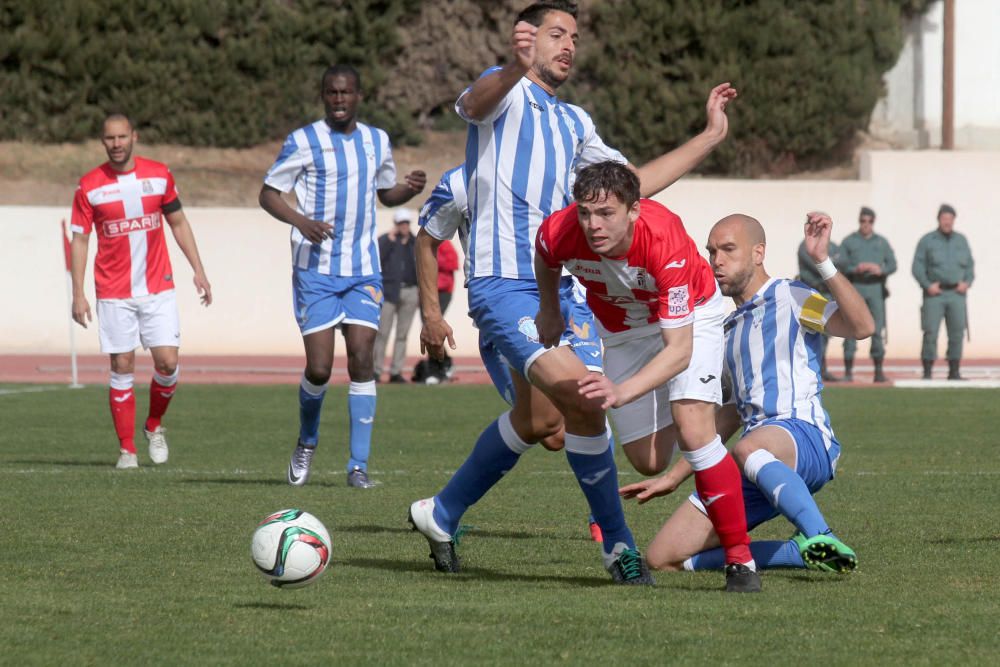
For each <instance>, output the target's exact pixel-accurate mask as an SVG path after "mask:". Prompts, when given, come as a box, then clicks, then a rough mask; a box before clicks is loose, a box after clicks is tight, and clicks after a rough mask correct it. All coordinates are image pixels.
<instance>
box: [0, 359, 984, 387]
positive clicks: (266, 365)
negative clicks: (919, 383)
mask: <svg viewBox="0 0 1000 667" xmlns="http://www.w3.org/2000/svg"><path fill="white" fill-rule="evenodd" d="M303 359H304V358H303V357H301V356H273V355H272V356H266V355H260V356H256V355H254V356H227V355H193V354H192V355H185V354H184V353H183V352H182V353H181V362H180V366H181V378H182V379H181V381H182V382H184V383H194V384H290V385H295V384H298V382H299V378H300V377H301V376H302V366H303ZM416 362H417V358H416V357H410V358H408V359H407V361H406V365H405V366H404V369H405V370H404V373H403V375H404V377H407V378H409V377H410V376H411V375H412V373H413V366H414V365H415V364H416ZM135 364H136V376H137V378H136V379H137V380H138V381H139V382H140V383H142V382H144V380H143V378H144V377H148V376H150V375H152V368H153V367H152V364H151V362H150V358H149V355H148V354H146V353H144V352H142V351H137V352H136V362H135ZM77 370H78V374H79V381H80V383H82V384H106V383H107V382H108V358H107V356H105V355H84V356H81V357H78V358H77ZM830 370H831V371H832V372H833V373H834V374H835V375H842V374H843V370H844V369H843V366H842V364H841V362H840V361H839V360H831V368H830ZM455 371H456V372H455V379H454V381H455V382H458V383H464V384H485V383H488V382H489V376H488V375H487V374H486V371H485V370H483V366H482V363H481V362H480V360H479V358H478V357H455ZM947 372H948V367H947V363H946V362H944V361H938V362H937V364H935V368H934V379H935V380H938V379H940V380H943V379H944V378H945V376H946V375H947ZM885 373H886V375H887V376H888V377H889V379H890V381H898V380H917V379H919V378H920V376H921V366H920V361H919V360H918V359H891V360H886V364H885ZM962 375H964V376H965V377H966V378H968V379H969V380H989V381H996V380H1000V359H970V360H969V361H964V362H963V363H962ZM70 378H71V373H70V358H69V355H20V354H9V355H0V383H27V384H47V385H52V384H68V383H69V382H70ZM854 379H855V382H854V383H852V384H853V385H854V386H864V385H871V383H872V366H871V361H869V360H867V359H865V360H858V361H857V363H856V364H855V368H854ZM331 382H333V383H334V384H346V383H347V382H348V379H347V368H346V360H345V359H344V357H343V355H338V357H337V358H336V359H335V361H334V369H333V377H332V379H331Z"/></svg>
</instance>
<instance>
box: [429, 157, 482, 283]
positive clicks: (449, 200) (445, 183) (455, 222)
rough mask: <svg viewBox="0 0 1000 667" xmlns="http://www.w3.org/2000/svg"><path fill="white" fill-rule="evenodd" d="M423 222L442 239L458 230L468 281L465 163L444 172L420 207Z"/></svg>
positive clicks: (445, 239)
mask: <svg viewBox="0 0 1000 667" xmlns="http://www.w3.org/2000/svg"><path fill="white" fill-rule="evenodd" d="M420 226H421V227H423V228H424V229H426V230H427V233H428V234H430V235H431V236H433V237H434V238H436V239H437V240H438V241H450V240H451V239H452V238H453V237H454V236H455V233H456V232H457V233H458V240H459V242H460V243H461V244H462V252H463V254H464V255H465V264H464V266H463V267H462V270H463V271H464V272H465V282H466V284H468V282H469V262H470V260H469V200H468V197H466V195H465V173H464V165H458V166H457V167H452V168H451V169H449V170H448V171H446V172H444V175H443V176H441V180H440V181H438V184H437V185H435V186H434V189H433V190H431V196H430V197H429V198H428V199H427V201H426V202H424V205H423V207H422V208H421V209H420Z"/></svg>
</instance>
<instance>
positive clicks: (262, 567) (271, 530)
mask: <svg viewBox="0 0 1000 667" xmlns="http://www.w3.org/2000/svg"><path fill="white" fill-rule="evenodd" d="M250 552H251V556H252V557H253V563H254V565H256V566H257V570H258V571H260V573H261V574H262V575H264V578H265V579H267V580H268V581H269V582H271V585H272V586H277V587H279V588H301V587H303V586H308V585H309V584H311V583H313V582H314V581H316V580H317V579H318V578H319V577H320V575H321V574H323V572H325V571H326V566H327V565H328V564H329V562H330V552H331V542H330V533H329V532H327V530H326V526H324V525H323V523H322V522H321V521H320V520H319V519H317V518H316V517H314V516H313V515H312V514H309V512H303V511H302V510H299V509H287V510H281V511H279V512H275V513H274V514H271V515H269V516H267V517H266V518H265V519H264V520H263V521H261V522H260V524H258V526H257V529H256V530H255V531H254V533H253V540H252V541H251V543H250Z"/></svg>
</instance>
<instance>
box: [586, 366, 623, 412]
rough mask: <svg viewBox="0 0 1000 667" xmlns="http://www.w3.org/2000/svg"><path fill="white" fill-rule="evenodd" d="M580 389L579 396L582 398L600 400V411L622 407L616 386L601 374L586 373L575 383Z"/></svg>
mask: <svg viewBox="0 0 1000 667" xmlns="http://www.w3.org/2000/svg"><path fill="white" fill-rule="evenodd" d="M577 385H579V387H580V395H581V396H583V397H584V398H588V399H593V400H601V409H602V410H607V409H608V408H617V407H619V406H620V405H622V398H621V396H620V395H619V393H618V385H616V384H615V383H614V382H612V381H611V380H609V379H608V377H607V376H606V375H602V374H601V373H587V376H586V377H584V378H583V379H581V380H579V381H577Z"/></svg>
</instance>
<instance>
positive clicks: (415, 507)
mask: <svg viewBox="0 0 1000 667" xmlns="http://www.w3.org/2000/svg"><path fill="white" fill-rule="evenodd" d="M409 521H410V523H411V524H412V525H413V530H416V531H419V532H420V534H421V535H423V536H424V537H426V538H427V543H428V544H429V545H430V547H431V555H430V557H431V558H432V559H434V569H435V570H437V571H438V572H458V571H459V567H460V565H459V562H458V554H456V553H455V541H454V540H453V539H452V537H451V535H449V534H448V533H446V532H444V531H443V530H441V528H440V526H438V525H437V522H436V521H435V520H434V499H433V498H425V499H423V500H417V501H416V502H414V503H413V504H412V505H410V516H409Z"/></svg>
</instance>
